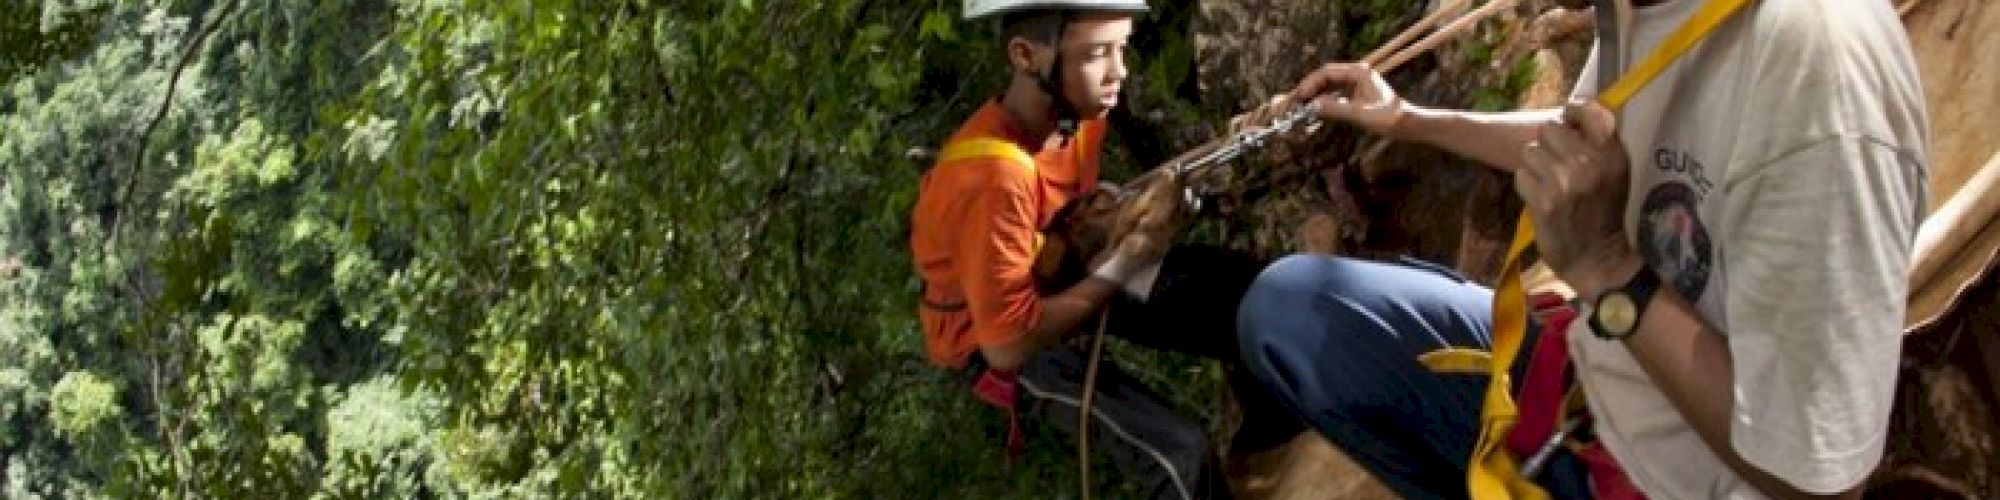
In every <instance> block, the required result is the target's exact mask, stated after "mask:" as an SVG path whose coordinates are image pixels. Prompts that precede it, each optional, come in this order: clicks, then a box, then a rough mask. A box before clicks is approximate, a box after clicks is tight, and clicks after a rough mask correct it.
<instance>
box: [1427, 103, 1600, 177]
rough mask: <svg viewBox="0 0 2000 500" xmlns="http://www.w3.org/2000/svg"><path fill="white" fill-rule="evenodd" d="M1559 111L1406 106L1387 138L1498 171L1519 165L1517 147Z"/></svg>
mask: <svg viewBox="0 0 2000 500" xmlns="http://www.w3.org/2000/svg"><path fill="white" fill-rule="evenodd" d="M1559 116H1561V115H1560V110H1555V109H1538V110H1528V111H1509V112H1501V113H1481V112H1473V111H1459V110H1449V109H1433V108H1425V107H1422V106H1416V105H1406V106H1405V107H1404V109H1403V112H1402V116H1401V117H1400V118H1397V120H1396V127H1395V129H1394V130H1393V131H1392V133H1391V138H1394V139H1398V140H1403V141H1410V142H1417V143H1422V144H1428V145H1430V146H1433V147H1436V148H1438V149H1443V150H1445V151H1447V152H1450V153H1452V154H1456V155H1459V156H1463V157H1466V158H1470V159H1472V160H1473V161H1477V162H1480V163H1483V164H1486V165H1487V166H1490V167H1493V168H1494V169H1497V170H1500V171H1502V172H1513V171H1514V170H1515V169H1517V168H1520V165H1521V146H1522V145H1524V144H1527V143H1528V140H1530V139H1534V138H1535V127H1536V126H1539V125H1541V124H1544V123H1550V122H1553V121H1555V120H1557V119H1558V117H1559Z"/></svg>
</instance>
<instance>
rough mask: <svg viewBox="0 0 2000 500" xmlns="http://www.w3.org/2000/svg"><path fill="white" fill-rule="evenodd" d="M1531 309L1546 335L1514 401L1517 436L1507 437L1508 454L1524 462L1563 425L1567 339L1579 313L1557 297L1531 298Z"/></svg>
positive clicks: (1538, 342)
mask: <svg viewBox="0 0 2000 500" xmlns="http://www.w3.org/2000/svg"><path fill="white" fill-rule="evenodd" d="M1528 309H1529V310H1530V311H1533V315H1534V316H1536V317H1539V318H1542V334H1541V336H1540V337H1539V338H1538V340H1536V341H1535V345H1534V348H1533V350H1531V351H1528V373H1527V378H1526V379H1523V380H1522V381H1521V393H1520V394H1517V395H1515V397H1514V401H1515V403H1516V404H1517V405H1519V407H1520V408H1521V419H1520V420H1519V421H1518V423H1515V424H1514V430H1513V432H1509V433H1507V451H1510V452H1513V454H1514V456H1516V457H1521V458H1523V459H1526V458H1527V457H1529V456H1533V455H1534V454H1535V451H1536V450H1538V449H1540V448H1541V447H1542V443H1544V442H1547V441H1548V440H1549V436H1550V435H1553V434H1555V432H1556V425H1558V424H1560V423H1561V422H1562V419H1563V415H1560V414H1559V413H1561V412H1562V404H1563V397H1564V396H1566V395H1568V394H1569V383H1568V382H1569V380H1568V379H1569V343H1568V342H1567V341H1565V338H1566V337H1568V335H1566V332H1567V331H1568V330H1569V325H1570V322H1572V321H1574V320H1576V309H1575V308H1572V307H1570V306H1569V304H1568V303H1567V302H1566V301H1564V300H1563V298H1562V296H1560V295H1556V294H1549V293H1543V294H1535V295H1533V296H1530V297H1528Z"/></svg>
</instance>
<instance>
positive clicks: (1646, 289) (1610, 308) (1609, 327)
mask: <svg viewBox="0 0 2000 500" xmlns="http://www.w3.org/2000/svg"><path fill="white" fill-rule="evenodd" d="M1659 288H1660V277H1659V275H1657V274H1654V273H1653V268H1652V267H1651V266H1640V267H1639V273H1638V274H1637V275H1634V276H1632V280H1631V281H1627V282H1625V286H1623V287H1619V288H1614V289H1611V290H1610V291H1607V292H1604V293H1603V294H1602V295H1598V296H1597V300H1596V301H1594V302H1592V303H1591V306H1590V331H1591V333H1592V334H1595V335H1597V338H1600V339H1604V340H1625V338H1626V337H1630V336H1632V333H1633V332H1636V331H1639V319H1640V317H1641V316H1643V315H1644V314H1645V313H1646V304H1647V303H1649V302H1652V300H1653V292H1654V291H1655V290H1659Z"/></svg>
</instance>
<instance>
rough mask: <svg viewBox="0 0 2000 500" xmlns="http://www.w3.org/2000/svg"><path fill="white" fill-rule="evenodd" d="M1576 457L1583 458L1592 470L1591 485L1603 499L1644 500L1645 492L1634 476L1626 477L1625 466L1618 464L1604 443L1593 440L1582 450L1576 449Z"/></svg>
mask: <svg viewBox="0 0 2000 500" xmlns="http://www.w3.org/2000/svg"><path fill="white" fill-rule="evenodd" d="M1576 458H1578V459H1581V460H1583V468H1584V470H1587V471H1590V487H1591V490H1592V492H1591V493H1594V494H1595V495H1596V497H1597V498H1599V499H1601V500H1642V499H1644V498H1646V494H1645V493H1640V492H1639V487H1638V486H1635V485H1633V484H1632V478H1629V477H1625V468H1624V467H1619V466H1618V460H1617V459H1615V458H1612V457H1611V452H1610V451H1609V450H1605V449H1604V445H1603V444H1602V443H1597V442H1591V443H1590V444H1589V445H1587V446H1584V447H1583V449H1581V450H1576Z"/></svg>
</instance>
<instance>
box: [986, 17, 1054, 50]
mask: <svg viewBox="0 0 2000 500" xmlns="http://www.w3.org/2000/svg"><path fill="white" fill-rule="evenodd" d="M1062 29H1063V12H1062V11H1060V10H1053V9H1026V10H1019V11H1014V12H1009V13H1007V14H1005V15H1002V16H1000V44H1001V45H1003V46H1004V45H1006V44H1008V43H1012V42H1013V41H1014V39H1015V38H1023V39H1027V40H1028V41H1031V42H1039V43H1048V44H1053V43H1055V41H1056V37H1057V36H1059V35H1061V34H1062Z"/></svg>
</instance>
